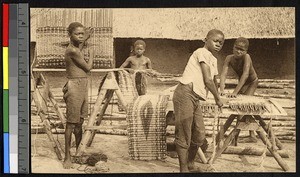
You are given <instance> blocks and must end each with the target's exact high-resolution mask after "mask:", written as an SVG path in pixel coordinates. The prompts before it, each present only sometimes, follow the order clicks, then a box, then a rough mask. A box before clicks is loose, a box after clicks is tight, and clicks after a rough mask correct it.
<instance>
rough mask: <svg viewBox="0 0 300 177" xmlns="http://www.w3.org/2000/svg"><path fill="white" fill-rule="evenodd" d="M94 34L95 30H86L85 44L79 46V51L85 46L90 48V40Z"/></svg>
mask: <svg viewBox="0 0 300 177" xmlns="http://www.w3.org/2000/svg"><path fill="white" fill-rule="evenodd" d="M93 32H94V29H93V28H88V29H86V30H85V34H84V35H85V36H84V40H83V42H82V43H81V44H80V45H79V49H80V50H82V49H83V47H84V46H89V44H88V42H87V41H88V39H90V37H91V35H92V33H93Z"/></svg>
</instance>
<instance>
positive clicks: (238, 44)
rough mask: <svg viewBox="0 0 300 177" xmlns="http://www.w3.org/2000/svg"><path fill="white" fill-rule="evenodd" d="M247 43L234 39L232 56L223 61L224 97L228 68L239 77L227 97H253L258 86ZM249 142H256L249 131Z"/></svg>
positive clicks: (221, 89) (222, 93)
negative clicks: (239, 95) (241, 95)
mask: <svg viewBox="0 0 300 177" xmlns="http://www.w3.org/2000/svg"><path fill="white" fill-rule="evenodd" d="M248 47H249V41H248V39H246V38H243V37H240V38H238V39H236V41H235V42H234V46H233V54H231V55H228V56H227V57H226V59H225V62H224V65H223V70H222V73H221V77H220V93H221V95H224V88H225V80H226V76H227V71H228V67H229V66H231V68H232V69H233V70H234V71H235V72H236V74H237V75H238V77H239V82H238V85H237V86H236V88H235V89H234V91H233V93H231V94H229V95H228V97H231V98H232V97H236V96H237V94H243V95H254V92H255V90H256V88H257V85H258V77H257V74H256V72H255V69H254V67H253V64H252V60H251V57H250V55H249V54H248V53H247V51H248ZM249 140H250V141H251V142H256V141H257V140H256V137H255V134H254V131H250V139H249Z"/></svg>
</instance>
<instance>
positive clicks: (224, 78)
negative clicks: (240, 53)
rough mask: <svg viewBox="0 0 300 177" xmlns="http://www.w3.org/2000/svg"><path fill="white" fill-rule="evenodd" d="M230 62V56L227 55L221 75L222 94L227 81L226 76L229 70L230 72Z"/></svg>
mask: <svg viewBox="0 0 300 177" xmlns="http://www.w3.org/2000/svg"><path fill="white" fill-rule="evenodd" d="M229 62H230V57H229V56H227V57H226V59H225V61H224V65H223V69H222V73H221V76H220V94H221V95H223V94H224V89H225V81H226V76H227V72H228V66H229Z"/></svg>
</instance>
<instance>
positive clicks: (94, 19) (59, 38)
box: [36, 9, 113, 68]
mask: <svg viewBox="0 0 300 177" xmlns="http://www.w3.org/2000/svg"><path fill="white" fill-rule="evenodd" d="M36 15H37V24H36V34H37V36H36V37H37V38H36V42H37V45H36V46H37V55H36V56H37V58H36V59H37V65H36V67H39V68H65V61H64V52H65V50H66V47H67V46H68V44H69V36H68V33H67V27H68V25H69V24H70V23H72V22H80V23H82V24H83V25H84V26H85V27H92V28H94V33H93V35H92V36H91V38H90V39H89V43H90V44H91V46H93V47H94V49H95V52H94V55H95V58H94V59H95V60H94V65H93V68H112V67H113V36H112V10H109V9H44V10H43V9H41V10H40V11H36ZM83 53H84V58H85V60H88V58H89V56H88V52H87V48H85V49H84V50H83Z"/></svg>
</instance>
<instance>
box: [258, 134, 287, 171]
mask: <svg viewBox="0 0 300 177" xmlns="http://www.w3.org/2000/svg"><path fill="white" fill-rule="evenodd" d="M256 132H257V134H258V135H259V137H260V138H261V140H262V141H263V143H264V144H266V145H267V148H268V149H269V151H270V152H271V154H272V155H273V156H274V158H275V160H276V161H277V163H278V164H279V166H280V167H281V168H282V169H283V170H284V171H288V170H289V166H288V165H287V164H286V163H285V162H284V161H283V159H282V158H281V157H280V155H279V154H278V152H277V150H273V147H272V144H271V143H270V141H269V140H268V138H267V137H266V135H265V133H263V132H261V131H256Z"/></svg>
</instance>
